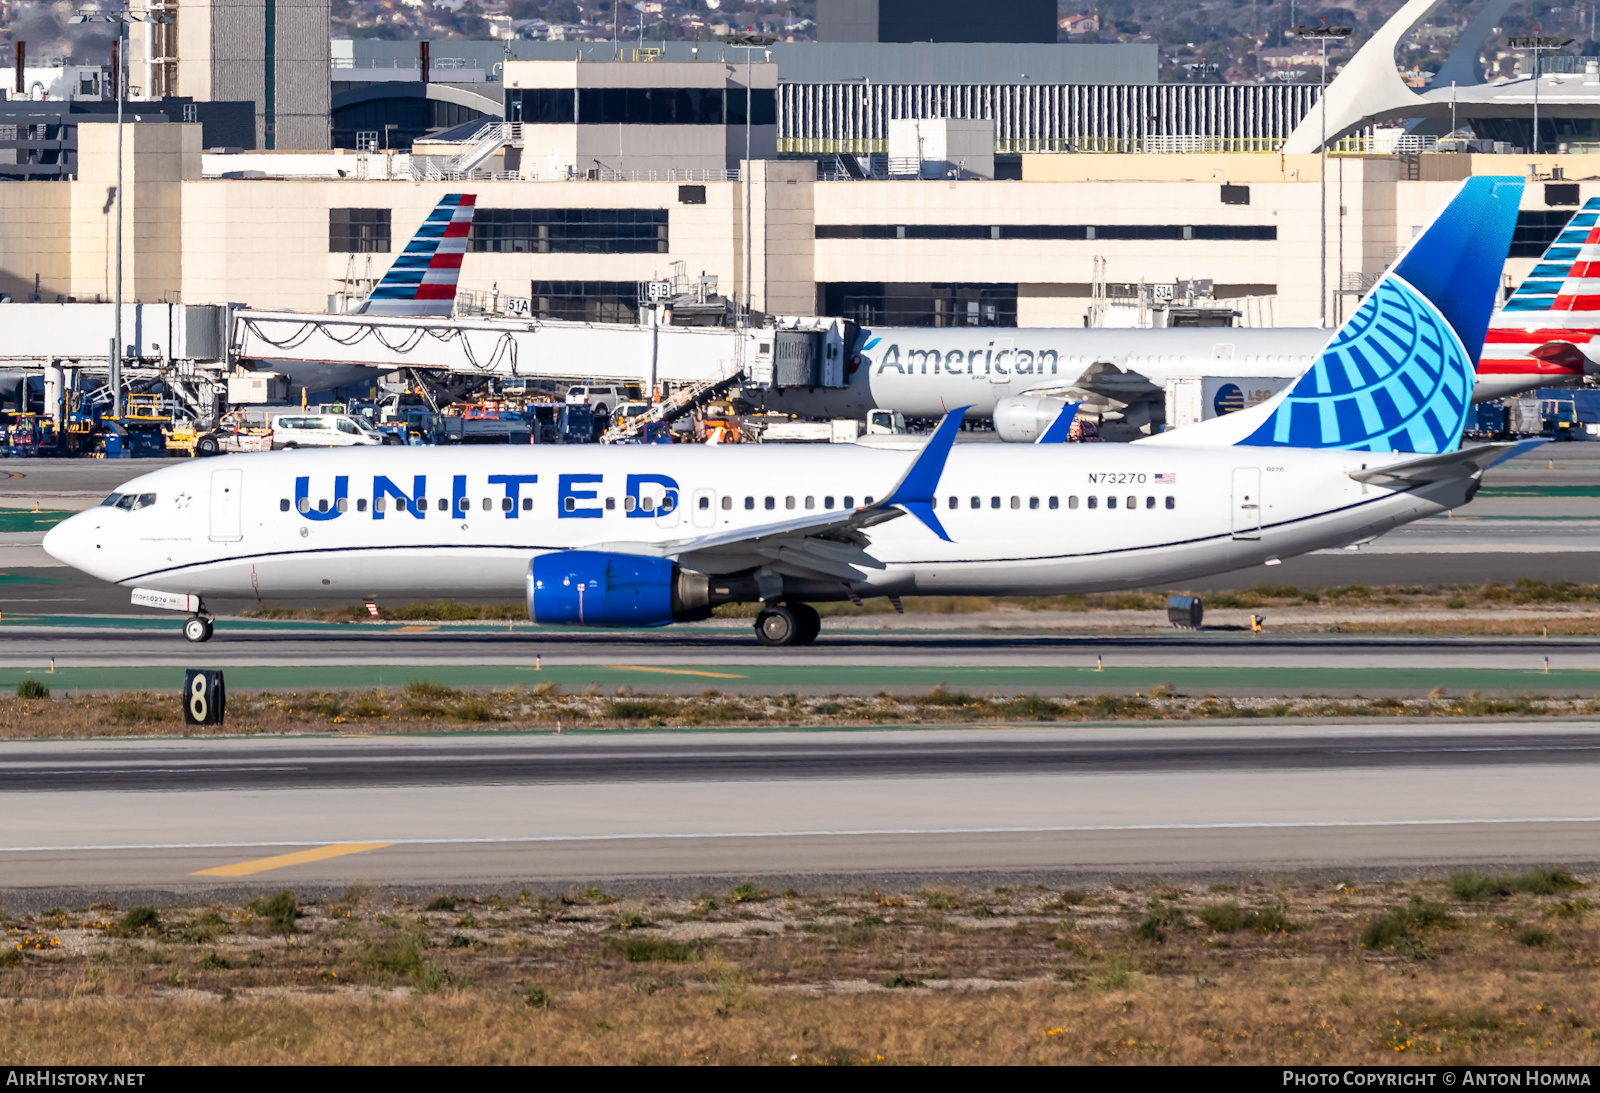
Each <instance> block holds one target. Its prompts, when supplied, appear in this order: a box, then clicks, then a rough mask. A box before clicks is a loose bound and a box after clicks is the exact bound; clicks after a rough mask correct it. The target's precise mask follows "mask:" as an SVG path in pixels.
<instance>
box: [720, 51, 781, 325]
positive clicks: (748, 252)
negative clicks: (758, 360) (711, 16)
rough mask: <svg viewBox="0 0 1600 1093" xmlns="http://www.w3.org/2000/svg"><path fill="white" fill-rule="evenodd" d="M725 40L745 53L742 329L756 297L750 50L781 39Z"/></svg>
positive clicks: (752, 57) (752, 56)
mask: <svg viewBox="0 0 1600 1093" xmlns="http://www.w3.org/2000/svg"><path fill="white" fill-rule="evenodd" d="M723 41H724V42H726V43H727V44H728V45H730V46H733V47H735V48H737V49H742V50H744V169H743V171H741V172H740V175H739V189H741V190H743V191H744V309H743V311H742V313H741V315H740V319H739V326H740V328H741V329H742V328H743V327H744V325H745V322H746V317H747V316H748V315H749V314H750V307H751V304H752V300H753V296H752V294H753V292H754V291H755V289H754V286H753V285H751V283H750V282H751V278H752V277H754V275H755V252H754V249H753V246H752V244H751V241H750V221H751V208H750V126H751V124H752V123H753V121H754V117H755V112H756V93H755V88H754V87H752V86H750V85H751V83H752V82H753V80H754V68H755V54H753V53H751V52H750V51H751V50H753V49H765V48H766V47H767V46H770V45H771V44H772V43H773V42H775V41H777V39H776V38H774V37H772V36H770V35H766V34H740V35H730V36H729V37H727V38H724V39H723ZM740 344H743V339H741V340H740Z"/></svg>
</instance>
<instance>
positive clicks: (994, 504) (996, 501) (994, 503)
mask: <svg viewBox="0 0 1600 1093" xmlns="http://www.w3.org/2000/svg"><path fill="white" fill-rule="evenodd" d="M989 507H990V508H992V509H997V508H999V507H1000V498H998V497H991V498H989Z"/></svg>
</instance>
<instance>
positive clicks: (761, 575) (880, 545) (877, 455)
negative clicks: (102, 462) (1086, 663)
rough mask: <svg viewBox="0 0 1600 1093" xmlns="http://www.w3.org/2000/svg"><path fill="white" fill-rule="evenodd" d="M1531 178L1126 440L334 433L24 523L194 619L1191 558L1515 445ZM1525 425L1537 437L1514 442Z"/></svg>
mask: <svg viewBox="0 0 1600 1093" xmlns="http://www.w3.org/2000/svg"><path fill="white" fill-rule="evenodd" d="M1521 192H1522V183H1521V181H1520V180H1519V179H1516V178H1487V177H1479V178H1472V179H1468V180H1467V181H1465V182H1463V183H1462V184H1461V187H1460V188H1459V189H1458V190H1457V192H1456V194H1455V196H1454V197H1453V198H1452V200H1451V202H1450V203H1449V205H1448V206H1447V207H1446V208H1445V209H1444V210H1443V211H1442V212H1441V213H1440V214H1439V215H1438V216H1437V217H1435V219H1434V221H1433V222H1432V223H1431V224H1430V225H1429V226H1428V228H1427V229H1426V230H1425V231H1424V232H1422V233H1421V234H1420V235H1419V236H1418V238H1417V239H1415V240H1414V241H1413V242H1412V244H1411V246H1410V247H1409V248H1408V249H1407V250H1406V252H1405V253H1404V254H1403V255H1402V256H1401V257H1400V258H1399V259H1398V261H1397V262H1396V264H1395V266H1394V267H1393V269H1391V270H1390V271H1389V272H1388V273H1387V274H1385V276H1384V277H1383V279H1382V281H1381V282H1380V284H1379V285H1378V287H1377V288H1376V289H1374V291H1373V292H1372V293H1371V294H1370V295H1369V296H1368V297H1367V298H1366V300H1365V301H1364V302H1363V303H1362V304H1361V306H1360V307H1359V308H1358V310H1357V311H1356V313H1355V315H1353V316H1352V317H1351V319H1350V320H1349V321H1348V322H1347V323H1345V325H1344V326H1343V327H1342V328H1341V329H1340V330H1339V331H1338V332H1337V334H1336V336H1335V337H1334V340H1333V342H1332V343H1331V344H1330V345H1329V346H1328V348H1327V349H1326V350H1324V351H1323V353H1322V354H1321V355H1319V356H1318V358H1317V359H1316V361H1315V362H1314V364H1313V365H1312V366H1311V368H1310V369H1309V370H1307V371H1306V372H1305V373H1304V374H1303V375H1302V376H1301V377H1300V378H1299V379H1298V380H1297V381H1296V382H1295V383H1294V384H1293V385H1292V386H1291V387H1290V388H1289V389H1287V390H1285V391H1284V392H1282V393H1281V394H1280V395H1278V396H1277V397H1275V398H1273V399H1272V400H1271V401H1269V402H1264V403H1262V404H1260V405H1258V406H1255V407H1253V408H1251V409H1248V410H1244V411H1242V412H1239V413H1236V414H1232V415H1229V416H1227V417H1224V418H1219V419H1215V420H1212V421H1208V422H1203V423H1201V424H1198V425H1194V426H1192V427H1189V428H1186V429H1182V430H1178V431H1177V432H1174V433H1170V434H1166V435H1163V436H1159V437H1153V438H1150V439H1149V440H1144V441H1139V442H1136V443H1133V444H1128V445H1114V446H1113V445H1077V444H1063V443H1059V442H1058V441H1060V440H1061V439H1062V438H1063V437H1064V435H1065V433H1066V431H1067V428H1068V425H1069V423H1070V420H1071V415H1070V413H1063V414H1062V415H1060V416H1059V417H1058V418H1057V420H1056V421H1055V422H1054V423H1053V424H1052V425H1051V427H1050V428H1049V429H1048V430H1047V431H1046V433H1045V435H1044V436H1042V437H1041V438H1040V443H1039V444H1037V445H1034V446H1030V447H1026V448H1024V447H1022V446H1020V445H1000V444H961V445H957V444H955V443H954V441H955V439H956V435H957V432H958V430H959V427H960V421H961V417H962V414H963V413H964V408H963V407H961V406H953V407H950V408H949V412H948V413H946V414H945V415H944V417H943V420H942V421H941V422H940V424H939V426H938V428H937V429H936V430H935V431H934V433H933V435H932V436H931V437H929V438H928V439H927V440H926V441H925V442H924V443H921V444H917V443H913V442H909V438H908V443H906V444H904V445H903V446H902V447H900V448H898V449H896V448H873V447H866V446H856V445H844V444H838V445H823V446H818V447H807V448H804V449H796V448H792V447H785V446H783V445H779V444H771V445H761V446H755V447H745V446H739V447H719V446H705V445H675V446H671V447H666V448H660V447H655V446H648V447H646V446H628V445H614V446H606V447H600V446H587V445H585V446H565V447H563V446H551V447H543V446H530V447H526V448H515V447H492V448H491V447H462V448H389V447H373V448H343V449H331V450H326V451H297V452H281V453H270V454H259V455H234V456H224V457H221V458H218V459H212V460H207V461H205V462H203V463H190V464H186V465H183V466H178V467H170V468H166V469H163V470H158V471H155V472H153V473H151V474H147V475H142V476H140V477H138V478H135V479H133V480H131V481H129V482H128V483H126V484H125V485H123V486H122V487H120V488H119V489H118V490H117V491H116V492H115V493H113V494H112V495H111V496H109V497H108V498H106V500H105V501H104V502H103V503H102V505H101V506H100V507H98V508H95V509H91V510H89V511H87V512H83V513H79V514H78V515H76V516H73V517H71V518H69V519H67V520H65V521H63V522H62V523H60V524H58V525H56V527H55V528H54V529H52V530H51V531H50V533H49V534H48V535H47V536H46V537H45V541H44V547H45V549H46V550H47V551H48V552H49V553H50V554H51V555H53V556H54V557H56V558H58V559H60V560H61V561H63V562H65V563H66V564H68V565H71V566H74V567H76V568H78V569H81V570H84V571H86V572H88V573H91V574H93V575H94V576H96V577H99V578H101V579H104V580H107V581H113V582H116V583H118V584H121V585H124V586H126V587H129V588H131V589H133V601H134V602H135V603H138V604H144V605H149V606H157V607H168V608H173V609H176V610H180V611H187V612H190V613H191V617H190V618H189V619H188V620H187V622H186V623H185V625H184V633H185V635H186V636H187V637H188V638H189V639H190V640H191V641H204V640H206V639H207V638H209V637H210V636H211V631H212V625H211V620H210V617H209V613H208V611H207V607H206V601H207V600H208V599H210V600H215V599H226V598H233V599H267V598H274V597H299V598H305V597H311V596H319V597H327V598H329V599H342V600H345V601H346V602H348V601H350V600H353V599H355V598H367V597H370V598H373V599H377V600H382V599H384V598H386V597H391V596H405V597H415V596H432V595H446V596H496V597H501V596H505V595H507V594H509V593H515V592H520V593H523V594H525V595H526V598H527V603H528V612H529V614H530V616H531V617H532V618H533V619H534V620H535V621H537V622H540V623H556V624H572V625H591V626H657V625H663V624H666V623H671V622H674V621H683V620H691V619H699V618H705V617H706V616H707V615H709V614H710V612H711V610H712V609H713V608H714V607H716V606H717V605H719V604H723V603H730V602H759V603H760V604H761V605H762V609H761V611H760V614H759V616H758V617H757V619H756V623H755V631H756V636H757V638H758V640H760V641H761V642H763V643H765V644H769V645H790V644H804V643H807V642H810V641H812V640H814V639H815V638H816V637H817V633H818V630H819V629H820V625H821V623H820V620H819V618H818V616H817V613H816V611H815V609H814V608H812V607H810V606H809V605H808V604H807V602H806V601H808V600H838V599H845V598H851V599H858V598H860V597H862V596H879V595H888V596H899V595H905V594H910V593H945V594H1017V593H1029V594H1035V593H1037V594H1046V593H1064V592H1077V591H1089V590H1097V589H1114V588H1125V587H1131V586H1138V585H1145V584H1150V583H1154V582H1172V581H1184V580H1188V579H1190V578H1193V577H1199V576H1203V575H1205V574H1208V573H1217V572H1222V571H1225V570H1231V569H1237V568H1241V567H1244V566H1251V565H1257V564H1260V563H1263V562H1268V561H1271V560H1273V559H1277V558H1284V557H1289V556H1291V555H1295V554H1300V553H1304V552H1306V551H1310V550H1316V549H1319V548H1323V547H1330V546H1339V545H1343V544H1348V543H1352V542H1359V541H1364V540H1367V539H1370V538H1372V537H1373V536H1376V535H1379V534H1382V533H1383V532H1384V531H1387V530H1389V529H1390V528H1393V527H1395V526H1397V525H1400V524H1403V523H1406V522H1408V521H1411V520H1416V519H1418V518H1420V517H1424V516H1429V515H1432V514H1434V513H1438V512H1442V511H1444V510H1445V509H1451V508H1459V507H1460V506H1462V505H1464V504H1465V503H1466V502H1468V501H1469V500H1471V498H1472V496H1473V494H1474V492H1475V491H1476V490H1477V487H1478V481H1479V476H1480V475H1481V473H1482V471H1483V470H1484V469H1485V468H1486V467H1488V466H1489V465H1491V464H1492V463H1493V462H1495V461H1497V460H1498V459H1500V458H1503V457H1505V456H1507V455H1509V454H1511V453H1512V452H1513V451H1514V450H1515V449H1516V448H1517V446H1516V445H1504V444H1502V445H1487V446H1483V447H1478V448H1473V449H1469V450H1460V449H1459V444H1460V440H1461V436H1462V431H1463V429H1464V427H1465V424H1466V420H1467V415H1468V408H1469V405H1470V402H1469V399H1470V393H1471V387H1472V380H1473V373H1474V369H1475V366H1476V362H1477V355H1478V354H1477V349H1478V347H1479V346H1481V345H1482V344H1483V335H1484V330H1485V328H1486V327H1487V326H1488V321H1489V315H1490V311H1491V309H1492V308H1493V305H1494V297H1495V292H1496V280H1497V278H1498V277H1499V272H1500V268H1501V265H1502V263H1503V261H1504V258H1505V254H1506V249H1507V246H1508V244H1509V241H1510V238H1511V231H1512V226H1513V224H1514V223H1515V220H1516V210H1517V205H1518V202H1519V200H1520V196H1521ZM1535 443H1536V442H1535Z"/></svg>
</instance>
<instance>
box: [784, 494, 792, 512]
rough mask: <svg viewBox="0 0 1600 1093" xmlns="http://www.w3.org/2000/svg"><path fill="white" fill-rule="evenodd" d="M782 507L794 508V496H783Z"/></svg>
mask: <svg viewBox="0 0 1600 1093" xmlns="http://www.w3.org/2000/svg"><path fill="white" fill-rule="evenodd" d="M783 507H784V508H786V509H792V508H794V498H793V497H785V498H784V499H783Z"/></svg>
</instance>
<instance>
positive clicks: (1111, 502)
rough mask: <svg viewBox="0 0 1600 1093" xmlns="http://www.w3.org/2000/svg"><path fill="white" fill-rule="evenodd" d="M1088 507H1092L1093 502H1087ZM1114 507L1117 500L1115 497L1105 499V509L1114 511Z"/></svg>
mask: <svg viewBox="0 0 1600 1093" xmlns="http://www.w3.org/2000/svg"><path fill="white" fill-rule="evenodd" d="M1089 507H1090V508H1093V507H1094V502H1093V501H1090V502H1089ZM1116 507H1117V499H1116V498H1115V497H1107V498H1106V508H1108V509H1114V508H1116Z"/></svg>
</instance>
